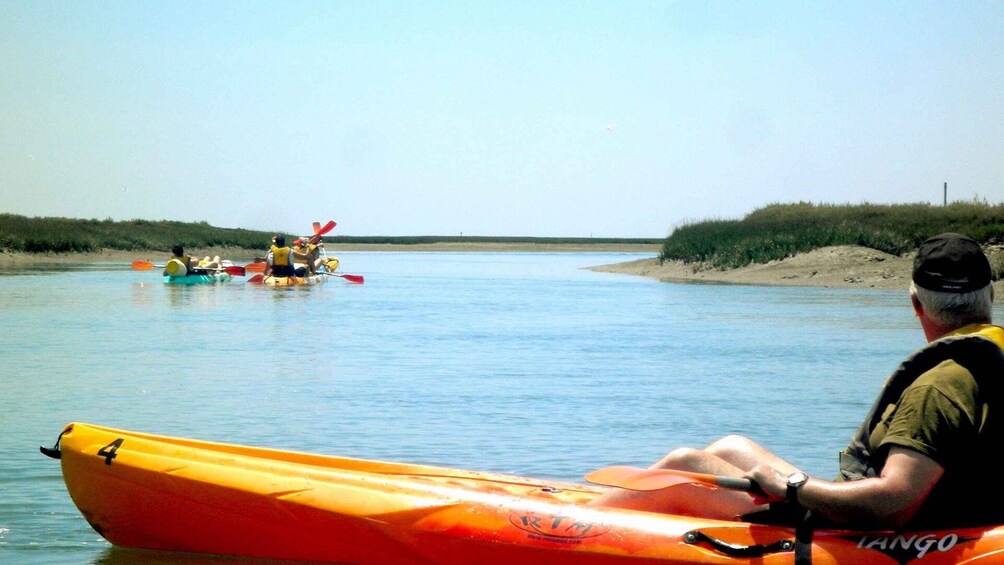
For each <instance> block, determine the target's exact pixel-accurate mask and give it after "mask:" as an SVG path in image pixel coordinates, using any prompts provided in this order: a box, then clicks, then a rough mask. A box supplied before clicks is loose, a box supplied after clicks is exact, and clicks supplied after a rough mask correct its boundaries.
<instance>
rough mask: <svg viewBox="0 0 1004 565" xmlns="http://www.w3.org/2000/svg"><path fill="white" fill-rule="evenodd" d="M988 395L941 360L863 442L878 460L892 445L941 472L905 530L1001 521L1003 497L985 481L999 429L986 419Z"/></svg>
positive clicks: (1001, 435) (1001, 441) (1001, 434)
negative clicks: (927, 459)
mask: <svg viewBox="0 0 1004 565" xmlns="http://www.w3.org/2000/svg"><path fill="white" fill-rule="evenodd" d="M1001 378H1002V379H1004V375H1001ZM995 388H996V387H995ZM988 392H990V391H982V394H981V391H980V387H979V385H978V384H977V381H976V379H975V378H973V375H972V374H971V373H970V372H969V371H968V370H967V369H966V368H964V367H962V366H961V365H959V364H958V363H956V362H955V361H951V360H948V361H944V362H942V363H941V364H939V365H937V366H935V367H934V368H933V369H931V370H929V371H927V372H925V373H924V374H922V375H921V376H920V377H919V378H917V380H916V381H914V382H913V383H912V384H911V385H910V386H908V387H907V389H906V390H905V391H904V392H903V394H902V396H901V397H900V399H899V401H898V402H896V403H895V404H890V405H889V406H888V407H887V408H886V409H885V411H884V412H883V415H882V419H881V421H880V422H879V424H878V425H877V426H876V427H875V428H874V429H873V430H872V432H871V435H870V438H869V443H870V445H871V448H872V451H873V453H876V454H880V457H881V458H882V459H883V460H884V459H885V457H886V456H887V454H888V452H889V448H890V447H891V446H894V445H898V446H901V447H905V448H908V449H912V450H914V451H917V452H920V453H922V454H924V455H926V456H927V457H930V458H931V459H933V460H934V461H935V462H937V463H938V464H939V465H940V466H941V467H942V468H943V469H944V475H943V476H942V478H941V480H939V481H938V484H937V485H936V486H935V488H934V491H932V492H931V494H930V496H929V497H928V499H927V501H926V502H925V503H924V505H923V507H921V509H920V512H919V513H918V515H917V516H916V517H915V518H914V520H912V521H911V529H918V528H926V527H931V528H935V527H945V526H948V525H952V526H960V525H963V524H986V523H996V522H1001V521H1004V507H1002V506H1001V504H1002V503H1004V494H1001V492H1000V491H1001V490H1002V489H1000V488H996V487H995V486H993V481H990V480H989V479H988V478H989V476H990V474H991V473H992V470H993V469H994V468H995V466H993V465H992V462H991V460H992V459H996V458H995V457H994V456H993V454H994V453H995V452H996V450H998V449H1000V447H1001V446H1004V430H1002V429H1001V425H1000V424H995V423H994V421H993V419H992V418H990V407H989V405H988V403H987V398H988V396H990V395H988V394H987V393H988Z"/></svg>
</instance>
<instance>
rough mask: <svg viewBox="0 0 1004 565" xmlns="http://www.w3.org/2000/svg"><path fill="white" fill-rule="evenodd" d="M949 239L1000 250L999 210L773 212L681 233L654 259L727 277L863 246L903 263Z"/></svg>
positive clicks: (907, 207)
mask: <svg viewBox="0 0 1004 565" xmlns="http://www.w3.org/2000/svg"><path fill="white" fill-rule="evenodd" d="M947 231H954V232H959V233H963V234H966V235H968V236H970V237H972V238H974V239H976V240H977V241H979V242H981V243H984V244H999V243H1001V242H1002V240H1004V205H990V204H987V203H985V202H982V203H981V202H958V203H954V204H950V205H948V206H931V205H929V204H893V205H876V204H860V205H829V204H810V203H805V202H800V203H797V204H772V205H770V206H766V207H764V208H760V209H757V210H754V211H753V212H752V213H750V214H748V215H747V216H746V217H744V218H742V219H741V220H713V221H704V222H694V223H689V224H686V225H683V226H680V227H678V228H676V229H675V230H673V232H672V233H671V234H670V236H669V237H668V238H667V239H666V240H665V242H664V243H663V247H662V251H661V252H660V254H659V259H660V260H661V261H666V260H681V261H684V262H687V263H704V264H707V265H711V266H713V267H717V268H720V269H730V268H736V267H742V266H744V265H749V264H751V263H766V262H768V261H772V260H775V259H784V258H785V257H790V256H792V255H794V254H796V253H801V252H805V251H811V250H813V249H816V248H820V247H826V246H829V245H863V246H865V247H871V248H873V249H878V250H880V251H885V252H887V253H892V254H894V255H902V254H904V253H906V252H909V251H914V250H915V249H916V248H917V245H919V244H920V243H921V242H922V241H923V240H924V239H926V238H928V237H930V236H932V235H936V234H938V233H942V232H947Z"/></svg>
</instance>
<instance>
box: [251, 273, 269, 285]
mask: <svg viewBox="0 0 1004 565" xmlns="http://www.w3.org/2000/svg"><path fill="white" fill-rule="evenodd" d="M263 280H265V277H264V276H262V275H255V276H253V277H251V278H250V279H248V282H249V283H251V284H261V281H263Z"/></svg>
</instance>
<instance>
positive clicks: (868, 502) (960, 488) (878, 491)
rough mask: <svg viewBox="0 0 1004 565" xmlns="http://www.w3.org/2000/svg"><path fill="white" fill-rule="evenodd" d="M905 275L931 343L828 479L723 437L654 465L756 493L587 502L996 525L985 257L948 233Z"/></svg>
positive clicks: (999, 394)
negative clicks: (746, 482) (738, 481)
mask: <svg viewBox="0 0 1004 565" xmlns="http://www.w3.org/2000/svg"><path fill="white" fill-rule="evenodd" d="M912 279H913V281H912V284H911V287H910V301H911V303H912V305H913V310H914V314H915V315H916V317H917V319H918V320H919V322H920V326H921V329H922V330H923V332H924V336H925V337H926V339H927V341H928V344H927V345H926V346H925V347H923V348H921V349H920V350H918V351H917V352H916V353H914V354H913V355H911V356H910V357H909V358H907V359H906V360H905V361H904V362H903V363H902V364H901V365H900V366H899V368H897V369H896V371H894V372H893V374H892V375H890V376H889V378H888V379H887V381H886V383H885V385H884V387H883V389H882V391H881V392H880V394H879V395H878V398H877V399H876V401H875V404H874V406H873V407H872V408H871V410H870V411H869V413H868V414H867V416H866V418H865V420H864V422H863V423H862V424H861V427H860V428H859V429H858V431H857V432H856V433H855V434H854V437H853V438H852V440H851V443H850V445H848V446H847V448H846V449H845V450H844V451H843V452H842V453H841V455H840V465H839V475H837V476H836V478H835V480H827V479H824V478H817V477H809V476H808V475H807V474H805V473H803V472H802V471H801V470H800V469H798V468H797V467H796V466H795V465H793V464H791V463H789V462H787V461H785V460H783V459H781V458H780V457H778V456H777V455H775V454H773V453H771V452H770V451H768V450H767V449H766V448H764V447H762V446H760V445H758V444H757V443H755V442H754V441H752V440H750V439H748V438H745V437H743V436H739V435H731V436H727V437H724V438H722V439H720V440H718V441H715V442H713V443H712V444H710V445H709V446H707V447H705V448H703V449H692V448H682V449H676V450H674V451H671V452H670V453H669V454H668V455H666V457H664V458H663V459H662V460H661V461H659V462H658V463H656V464H655V465H653V468H664V469H679V470H684V471H694V472H700V473H710V474H714V475H725V476H734V477H744V478H747V479H750V480H752V481H753V482H754V483H755V484H756V485H757V486H758V487H759V490H760V491H762V492H760V493H759V494H758V495H755V496H751V494H750V493H746V492H741V491H736V490H726V489H709V488H706V487H692V486H690V485H680V486H678V487H674V488H672V489H662V490H659V491H649V492H642V491H629V490H620V489H611V490H610V491H608V492H606V493H604V494H603V495H601V496H600V497H599V498H598V499H597V500H596V501H594V504H597V505H604V506H616V507H622V508H634V509H642V510H649V511H659V512H670V513H674V514H685V515H694V516H704V517H714V518H722V519H736V518H745V519H751V520H754V521H756V520H757V519H758V518H759V519H762V520H763V521H782V522H786V521H787V520H786V516H787V517H788V518H787V519H793V520H795V521H805V520H806V517H807V516H808V517H809V518H810V519H809V520H808V521H807V522H806V523H807V524H808V525H812V524H827V525H835V526H844V527H848V528H854V529H866V528H880V529H910V530H921V529H923V530H926V529H943V528H950V527H961V526H970V525H986V524H1001V523H1004V487H1001V486H999V485H997V484H996V483H995V482H993V481H981V480H979V477H981V476H987V475H988V473H992V472H993V471H994V470H996V468H997V463H996V459H997V456H996V453H997V451H998V449H999V448H1000V446H1001V445H1004V351H1002V349H1004V328H1001V327H999V326H995V325H991V312H992V306H993V304H992V303H993V295H994V292H993V286H992V284H991V279H992V273H991V268H990V264H989V261H988V260H987V257H986V255H985V254H984V253H983V250H982V248H981V247H980V245H979V244H978V243H977V242H976V241H974V240H973V239H971V238H969V237H966V236H963V235H960V234H956V233H944V234H941V235H937V236H934V237H932V238H930V239H927V240H925V241H924V242H923V243H922V244H921V245H920V247H919V249H918V251H917V255H916V258H915V260H914V266H913V274H912ZM795 401H797V399H796V400H795ZM690 488H693V491H694V492H693V493H684V491H681V490H679V489H690ZM684 494H686V495H684ZM792 517H793V518H792Z"/></svg>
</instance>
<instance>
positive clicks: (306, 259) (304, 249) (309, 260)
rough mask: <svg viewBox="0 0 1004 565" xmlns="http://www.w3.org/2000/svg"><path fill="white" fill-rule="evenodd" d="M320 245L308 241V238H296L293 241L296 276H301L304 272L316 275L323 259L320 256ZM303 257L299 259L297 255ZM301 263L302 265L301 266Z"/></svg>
mask: <svg viewBox="0 0 1004 565" xmlns="http://www.w3.org/2000/svg"><path fill="white" fill-rule="evenodd" d="M320 245H322V244H320V243H319V244H317V245H314V244H313V243H310V240H308V239H305V238H304V239H297V240H296V241H294V242H293V251H295V252H296V253H297V254H298V255H297V259H296V273H297V276H303V275H304V274H308V275H316V274H317V270H318V269H319V268H320V267H321V264H322V262H323V260H322V259H321V258H320V253H321V249H320V247H319V246H320ZM301 256H302V257H303V259H300V258H299V257H301ZM301 265H302V266H301Z"/></svg>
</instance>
